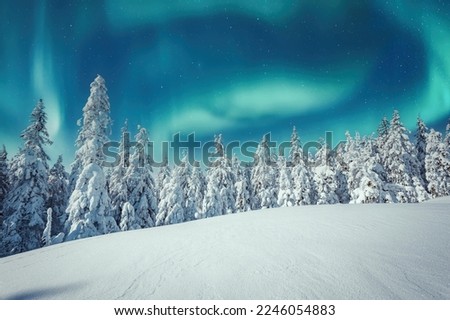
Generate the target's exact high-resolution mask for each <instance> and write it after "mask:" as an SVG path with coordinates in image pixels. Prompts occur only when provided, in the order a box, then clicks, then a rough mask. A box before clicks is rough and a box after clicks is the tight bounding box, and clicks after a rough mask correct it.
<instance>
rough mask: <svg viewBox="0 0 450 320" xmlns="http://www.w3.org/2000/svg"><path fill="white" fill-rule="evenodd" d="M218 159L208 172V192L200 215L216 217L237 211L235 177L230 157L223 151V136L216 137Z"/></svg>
mask: <svg viewBox="0 0 450 320" xmlns="http://www.w3.org/2000/svg"><path fill="white" fill-rule="evenodd" d="M214 142H215V146H216V150H217V159H216V160H215V162H214V163H213V164H212V166H211V167H210V168H209V169H208V171H207V174H206V181H207V187H206V194H205V197H204V200H203V211H204V212H203V213H202V214H201V215H200V216H199V217H206V218H209V217H214V216H219V215H224V214H228V213H233V212H236V208H235V204H236V198H235V194H236V191H235V189H234V181H235V177H234V176H233V172H232V165H231V161H230V159H228V158H227V155H226V154H225V153H224V151H223V144H222V136H221V135H218V136H216V137H215V138H214Z"/></svg>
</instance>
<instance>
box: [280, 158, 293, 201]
mask: <svg viewBox="0 0 450 320" xmlns="http://www.w3.org/2000/svg"><path fill="white" fill-rule="evenodd" d="M278 171H279V177H278V186H279V189H278V206H279V207H292V206H294V205H295V198H294V194H293V191H292V177H291V171H290V168H289V167H288V166H287V164H286V159H285V158H284V157H279V158H278Z"/></svg>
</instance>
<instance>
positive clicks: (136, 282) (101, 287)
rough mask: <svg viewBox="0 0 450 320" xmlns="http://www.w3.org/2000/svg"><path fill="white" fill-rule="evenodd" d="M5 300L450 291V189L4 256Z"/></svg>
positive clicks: (434, 294)
mask: <svg viewBox="0 0 450 320" xmlns="http://www.w3.org/2000/svg"><path fill="white" fill-rule="evenodd" d="M0 298H2V299H450V198H444V199H438V200H436V201H430V202H427V203H421V204H397V205H332V206H326V205H323V206H303V207H293V208H281V209H270V210H260V211H254V212H248V213H242V214H234V215H227V216H221V217H217V218H211V219H204V220H199V221H195V222H189V223H183V224H178V225H171V226H164V227H157V228H151V229H145V230H138V231H129V232H122V233H115V234H111V235H107V236H102V237H96V238H90V239H84V240H78V241H72V242H67V243H62V244H59V245H54V246H50V247H46V248H42V249H39V250H34V251H30V252H27V253H24V254H18V255H15V256H11V257H7V258H2V259H0Z"/></svg>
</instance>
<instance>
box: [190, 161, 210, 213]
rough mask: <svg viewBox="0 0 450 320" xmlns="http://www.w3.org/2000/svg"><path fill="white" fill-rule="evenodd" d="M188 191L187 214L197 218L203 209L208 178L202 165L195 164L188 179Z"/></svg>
mask: <svg viewBox="0 0 450 320" xmlns="http://www.w3.org/2000/svg"><path fill="white" fill-rule="evenodd" d="M187 182H188V183H187V186H188V192H187V200H186V203H187V205H186V209H187V211H188V212H187V215H188V216H189V217H190V219H191V220H193V219H196V217H197V216H198V215H199V213H201V212H202V210H203V198H204V197H205V191H206V179H205V175H204V174H203V171H202V169H201V168H200V166H194V167H193V168H192V173H191V175H190V176H189V177H188V181H187Z"/></svg>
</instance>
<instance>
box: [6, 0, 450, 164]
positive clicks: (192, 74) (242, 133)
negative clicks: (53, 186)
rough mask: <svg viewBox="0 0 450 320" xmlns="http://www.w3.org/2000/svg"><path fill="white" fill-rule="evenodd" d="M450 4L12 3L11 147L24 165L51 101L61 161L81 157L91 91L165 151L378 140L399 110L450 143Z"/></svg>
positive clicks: (410, 122)
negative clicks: (100, 81) (38, 109)
mask: <svg viewBox="0 0 450 320" xmlns="http://www.w3.org/2000/svg"><path fill="white" fill-rule="evenodd" d="M449 14H450V1H432V0H428V1H407V0H405V1H376V0H373V1H354V0H349V1H343V0H341V1H339V0H323V1H322V0H315V1H306V0H302V1H282V0H277V1H272V0H267V1H264V0H253V1H252V0H246V1H243V0H209V1H208V0H206V1H193V0H192V1H188V0H171V1H169V0H148V1H145V0H142V1H138V0H110V1H107V0H104V1H95V0H90V1H37V0H36V1H32V0H28V1H26V0H15V1H8V0H3V1H0V27H1V32H0V70H1V73H0V92H1V96H0V128H1V131H0V143H5V144H6V146H7V148H8V150H9V152H10V154H12V153H15V152H16V150H17V147H18V146H19V144H20V140H19V138H18V136H19V134H20V132H21V130H23V129H24V128H25V127H26V125H27V123H28V115H29V113H30V112H31V110H32V108H33V106H34V105H35V103H36V101H37V100H38V99H39V98H43V99H44V102H45V104H46V107H47V111H48V113H49V130H50V134H51V137H52V139H53V140H54V141H55V144H54V146H53V147H52V148H51V152H50V154H51V156H52V158H53V160H55V159H56V155H57V154H59V153H63V154H64V156H65V157H66V162H70V161H71V160H72V157H73V151H74V147H73V144H74V140H75V137H76V133H77V130H78V127H77V126H76V121H77V119H78V118H80V117H81V109H82V107H83V106H84V104H85V102H86V99H87V97H88V95H89V84H90V83H91V82H92V80H93V79H94V78H95V76H96V75H97V74H101V75H102V76H103V77H104V78H105V80H106V84H107V87H108V89H109V96H110V102H111V109H112V118H113V120H114V127H113V136H115V137H117V136H118V134H119V132H120V127H121V125H122V123H123V121H124V120H125V118H128V119H129V122H130V127H131V128H134V127H135V126H136V125H137V124H142V125H143V126H145V127H147V128H148V130H149V132H150V135H151V138H153V139H155V140H157V141H159V140H162V139H168V138H169V137H170V136H171V134H173V133H176V132H178V131H181V132H182V133H190V132H192V131H194V132H195V133H196V135H197V138H198V139H200V140H202V141H206V140H207V139H211V138H212V137H213V135H214V134H215V133H222V134H223V136H224V139H225V141H230V140H248V139H257V140H259V139H260V138H261V136H262V135H263V134H265V133H267V132H269V131H270V132H272V134H273V136H274V138H275V139H279V140H280V139H289V135H290V132H291V130H292V126H293V125H296V126H297V128H298V130H299V133H300V135H301V138H302V140H303V141H306V140H309V139H317V138H318V137H321V136H324V132H325V131H326V130H331V131H334V132H335V134H336V137H337V138H336V139H338V138H342V137H343V136H344V132H345V131H346V130H349V131H351V132H352V133H353V132H355V131H359V132H360V133H361V134H370V133H371V132H373V131H375V130H376V127H377V125H378V123H379V121H380V119H381V118H382V117H383V116H384V115H386V116H388V117H390V116H391V114H392V111H393V110H394V109H398V110H399V111H400V113H401V116H402V120H403V122H404V123H405V124H406V125H407V126H408V128H409V129H414V126H415V120H416V117H417V115H418V114H420V116H421V117H422V118H423V119H424V120H425V122H426V123H427V124H428V125H429V126H433V127H436V128H437V129H439V130H443V128H444V126H445V123H446V121H447V118H448V117H449V116H450V16H449Z"/></svg>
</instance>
